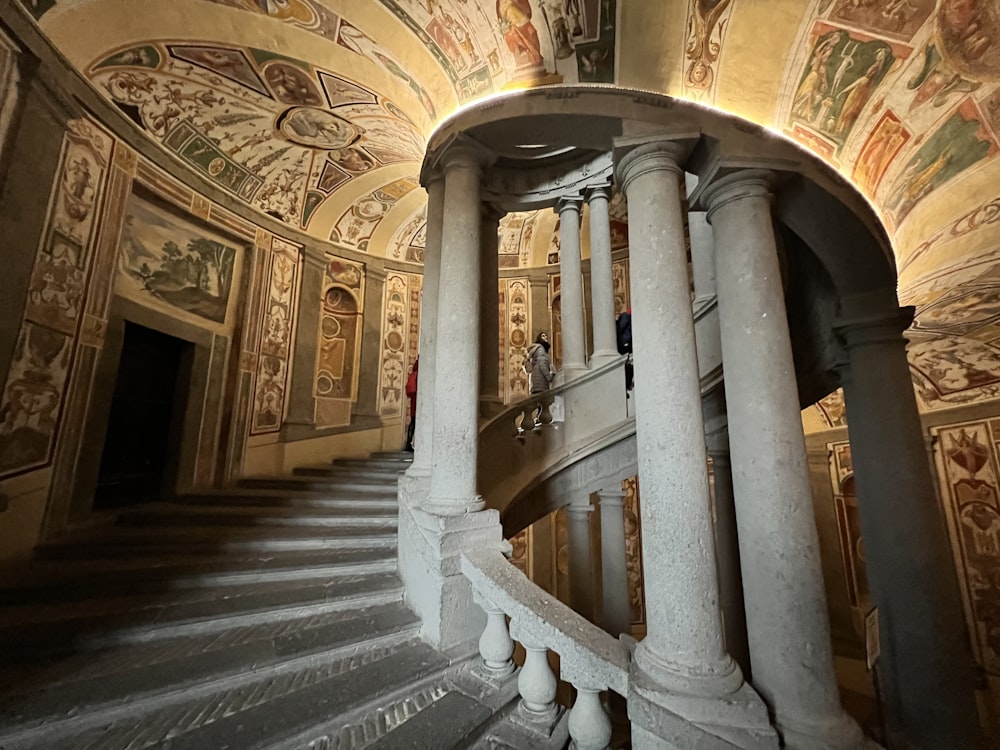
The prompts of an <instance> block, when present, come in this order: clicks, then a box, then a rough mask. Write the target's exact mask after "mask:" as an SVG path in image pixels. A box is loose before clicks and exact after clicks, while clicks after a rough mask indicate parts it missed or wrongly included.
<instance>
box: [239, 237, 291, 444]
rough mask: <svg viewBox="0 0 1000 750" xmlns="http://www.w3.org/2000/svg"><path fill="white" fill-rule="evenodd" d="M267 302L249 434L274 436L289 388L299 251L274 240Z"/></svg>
mask: <svg viewBox="0 0 1000 750" xmlns="http://www.w3.org/2000/svg"><path fill="white" fill-rule="evenodd" d="M267 257H268V260H269V262H270V270H269V272H268V292H267V302H266V303H265V305H264V309H263V315H264V320H263V325H262V326H261V337H260V355H259V357H258V367H257V380H256V386H255V394H254V406H253V416H252V421H251V427H250V434H252V435H255V434H261V433H265V432H275V431H277V430H278V429H279V428H280V427H281V421H282V419H283V417H284V413H285V400H286V399H285V395H286V392H287V387H288V382H287V381H288V363H289V359H290V357H291V348H292V334H293V331H294V327H295V308H296V302H295V298H296V286H297V281H298V275H299V271H300V261H299V248H298V246H296V245H293V244H291V243H289V242H285V241H284V240H280V239H278V238H274V239H273V240H272V242H271V248H270V252H268V253H267Z"/></svg>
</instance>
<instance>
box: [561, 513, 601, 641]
mask: <svg viewBox="0 0 1000 750" xmlns="http://www.w3.org/2000/svg"><path fill="white" fill-rule="evenodd" d="M593 510H594V508H593V506H592V505H590V503H583V502H580V503H576V502H573V503H570V504H569V505H567V506H566V524H567V529H566V530H567V532H568V540H567V541H568V543H569V606H570V607H572V608H573V610H574V611H575V612H577V613H578V614H581V615H583V616H584V617H586V618H587V619H588V620H590V621H591V622H593V620H594V558H593V555H592V554H591V548H590V514H591V513H592V512H593Z"/></svg>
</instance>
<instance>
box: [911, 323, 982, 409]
mask: <svg viewBox="0 0 1000 750" xmlns="http://www.w3.org/2000/svg"><path fill="white" fill-rule="evenodd" d="M911 338H912V343H911V344H910V347H909V351H908V355H909V360H910V370H911V373H912V374H913V375H914V379H913V380H914V385H915V386H916V392H917V395H918V396H919V398H920V400H921V402H922V405H923V407H924V409H925V410H928V409H935V408H936V409H940V408H942V407H947V406H958V405H960V404H965V403H971V402H973V401H979V400H985V399H989V398H997V397H1000V348H997V347H996V346H992V345H990V344H988V343H982V342H979V341H974V340H971V339H942V338H939V337H925V336H920V335H917V334H911Z"/></svg>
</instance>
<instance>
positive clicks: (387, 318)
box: [378, 273, 410, 417]
mask: <svg viewBox="0 0 1000 750" xmlns="http://www.w3.org/2000/svg"><path fill="white" fill-rule="evenodd" d="M409 282H410V279H409V276H408V275H407V274H403V273H391V274H389V276H388V277H387V278H386V281H385V296H384V298H383V300H382V351H381V366H380V367H379V389H378V390H379V406H378V409H379V414H382V415H384V416H392V417H396V416H398V417H405V415H404V414H403V409H404V406H403V405H404V398H403V385H404V384H405V382H406V373H407V371H408V364H407V361H406V350H405V347H406V340H407V337H406V333H407V323H408V322H409V314H408V312H409V311H408V310H407V301H408V299H409V297H410V295H409V286H410V284H409Z"/></svg>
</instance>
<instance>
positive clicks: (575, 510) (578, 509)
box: [563, 503, 594, 516]
mask: <svg viewBox="0 0 1000 750" xmlns="http://www.w3.org/2000/svg"><path fill="white" fill-rule="evenodd" d="M563 509H564V510H565V511H566V512H567V513H568V514H570V515H574V516H586V515H588V514H590V513H593V512H594V506H593V505H590V504H589V503H588V504H587V505H583V504H582V503H569V504H568V505H564V506H563Z"/></svg>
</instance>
